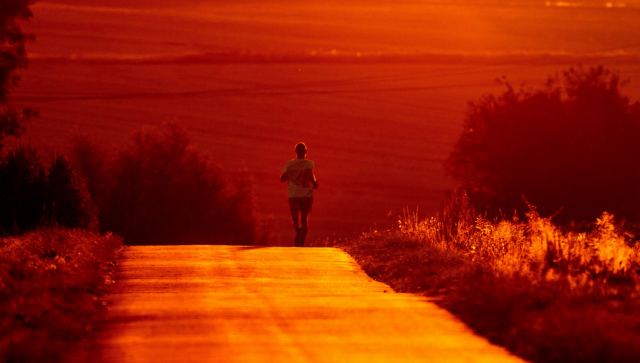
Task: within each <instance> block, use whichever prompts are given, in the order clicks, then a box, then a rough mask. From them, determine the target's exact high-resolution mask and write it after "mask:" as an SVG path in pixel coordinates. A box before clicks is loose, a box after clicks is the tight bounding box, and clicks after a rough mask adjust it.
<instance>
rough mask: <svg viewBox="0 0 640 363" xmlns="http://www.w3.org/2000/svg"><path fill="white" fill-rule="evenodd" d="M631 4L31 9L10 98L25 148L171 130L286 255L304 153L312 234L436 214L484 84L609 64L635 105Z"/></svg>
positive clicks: (202, 4)
mask: <svg viewBox="0 0 640 363" xmlns="http://www.w3.org/2000/svg"><path fill="white" fill-rule="evenodd" d="M638 6H640V3H637V2H632V1H626V2H624V4H623V3H622V2H617V1H612V2H601V1H592V2H544V1H526V2H511V3H507V4H505V3H504V2H499V1H451V2H447V1H423V2H418V1H402V2H389V1H332V2H307V1H293V2H292V1H251V0H249V1H228V2H227V1H196V0H192V1H164V0H163V1H137V2H135V5H131V4H129V2H128V1H124V0H122V1H115V0H114V1H106V0H105V1H99V0H90V1H41V2H38V3H37V4H36V5H35V6H34V7H33V10H34V12H35V17H34V19H33V20H32V21H31V22H30V23H29V24H28V25H27V27H28V30H29V31H31V32H34V33H35V34H37V41H36V42H34V43H32V44H30V45H29V54H30V66H29V68H28V69H27V70H26V71H24V72H23V73H22V74H23V81H22V83H21V86H20V87H19V88H18V89H17V91H16V92H15V93H14V98H13V100H14V102H15V103H18V104H20V105H28V106H31V107H34V108H36V109H38V110H39V111H40V113H41V117H40V119H38V120H36V121H34V122H33V123H31V124H30V125H29V128H28V133H27V134H26V135H25V136H24V137H23V141H29V142H31V143H33V144H34V145H37V146H53V147H54V148H57V149H65V148H66V147H67V146H68V145H69V143H70V141H71V139H72V137H73V136H74V135H78V134H79V135H88V136H89V137H91V138H94V139H95V140H96V141H98V142H100V143H103V144H105V145H107V146H109V147H117V146H118V145H119V144H123V143H126V142H127V141H128V140H129V135H130V134H131V133H132V132H133V131H135V130H137V129H139V128H141V127H144V126H152V125H160V124H163V123H168V122H169V123H176V124H179V125H181V126H183V127H184V128H185V129H186V130H187V132H188V133H189V134H190V136H191V137H192V138H193V139H194V141H195V142H196V144H197V145H198V146H200V147H202V148H204V149H206V150H207V151H208V152H209V153H210V154H211V156H212V158H213V159H214V160H215V161H216V162H217V163H218V164H219V165H220V166H221V167H222V168H223V169H224V170H225V171H226V172H228V173H231V174H238V173H248V174H249V175H251V176H252V177H253V178H254V180H255V189H256V197H257V204H258V208H259V210H260V212H261V213H262V214H263V215H265V216H271V217H272V218H274V222H273V223H274V224H275V230H276V236H278V235H279V236H280V237H279V238H280V240H281V241H282V243H288V240H289V234H290V227H289V221H288V214H287V213H288V211H287V204H286V199H285V198H286V194H285V193H286V192H285V188H284V187H283V186H282V185H280V184H279V183H278V176H279V173H280V171H281V168H282V165H283V164H284V162H285V161H286V160H287V159H288V158H291V157H293V152H292V148H293V145H294V143H295V142H296V141H299V140H304V141H305V142H307V144H308V145H309V147H310V151H309V158H311V159H313V160H315V162H316V166H317V171H316V173H317V175H318V178H319V179H320V183H321V187H320V190H318V192H317V197H316V204H315V206H314V212H313V215H312V231H311V234H310V238H312V239H317V238H319V237H322V236H330V235H343V234H345V233H349V232H352V233H353V232H358V231H361V230H363V229H368V228H370V227H371V226H373V225H374V224H378V225H380V224H388V223H390V222H393V219H391V218H390V217H389V216H390V215H394V214H395V213H399V212H401V210H402V209H403V208H404V207H406V206H408V207H410V208H415V207H416V206H418V207H419V208H420V210H422V211H425V212H428V211H434V210H435V209H436V208H437V207H438V205H439V204H440V203H441V201H442V199H443V195H444V192H445V190H447V189H449V188H451V187H452V186H453V183H452V181H451V180H450V179H449V178H448V177H446V175H445V172H444V168H443V166H442V162H443V160H444V159H445V158H446V157H447V155H448V154H449V153H450V151H451V149H452V146H453V143H454V142H455V140H456V139H457V137H458V135H459V132H460V130H461V123H462V120H463V117H464V113H465V107H466V104H467V102H468V101H471V100H474V99H477V98H478V97H479V96H481V95H482V94H485V93H487V92H493V91H496V90H497V89H499V87H500V86H499V85H498V84H497V83H496V82H495V79H496V78H498V77H500V76H503V75H505V76H507V77H508V78H509V79H510V80H512V81H514V83H516V84H518V83H519V82H521V81H526V82H530V83H531V84H534V85H539V84H541V83H542V82H543V81H544V79H545V77H546V76H547V75H548V74H553V73H555V72H557V71H559V70H561V69H564V68H566V67H568V66H572V65H576V64H605V65H608V66H610V67H612V68H613V69H616V70H619V71H620V72H621V74H622V75H623V76H624V77H628V78H631V80H632V82H631V83H630V84H629V85H628V86H627V88H626V93H627V94H628V95H630V96H632V97H634V98H637V97H638V96H640V62H638V61H639V60H640V41H638V39H640V38H639V37H638V35H639V32H640V28H639V27H638V26H637V24H638V23H639V22H640V8H639V7H638Z"/></svg>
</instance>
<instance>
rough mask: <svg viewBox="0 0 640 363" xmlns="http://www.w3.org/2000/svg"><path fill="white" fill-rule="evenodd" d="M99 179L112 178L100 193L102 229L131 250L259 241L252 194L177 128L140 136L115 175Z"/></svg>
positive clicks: (114, 167) (112, 168)
mask: <svg viewBox="0 0 640 363" xmlns="http://www.w3.org/2000/svg"><path fill="white" fill-rule="evenodd" d="M85 169H88V170H93V168H92V167H88V168H85ZM93 174H94V175H106V176H109V178H110V180H108V181H107V183H106V187H100V188H97V189H96V190H98V191H100V190H102V191H103V192H104V193H105V195H102V196H101V195H100V192H99V193H98V196H97V197H96V200H97V201H98V202H99V203H100V204H99V209H100V219H101V226H102V228H103V229H105V230H111V231H114V232H116V233H118V234H120V235H122V236H123V237H124V238H125V239H126V241H127V242H128V243H131V244H145V243H152V244H172V243H173V244H175V243H195V244H197V243H244V244H249V243H254V242H255V241H256V238H257V221H256V220H255V213H254V209H255V207H254V205H253V198H252V197H253V196H252V194H251V192H250V188H248V186H247V185H246V184H244V185H243V184H239V186H238V187H235V186H234V185H233V184H232V183H230V182H229V181H228V179H227V178H226V177H225V175H224V174H223V173H222V171H221V169H220V168H218V167H217V166H216V165H215V164H213V163H212V162H211V161H210V159H209V158H208V157H207V156H206V155H205V154H203V153H202V152H200V151H198V150H197V149H195V148H194V147H193V146H192V145H191V144H190V141H189V139H188V137H187V135H186V134H185V133H184V131H182V130H181V129H179V128H178V127H177V126H173V125H169V126H167V127H164V128H161V129H153V130H144V131H141V132H138V133H136V134H135V135H134V138H133V142H132V143H131V144H130V145H128V146H127V147H126V148H125V149H124V150H122V151H121V152H120V153H119V154H118V155H117V157H116V158H115V160H114V162H113V163H112V165H109V166H108V172H94V173H93ZM87 177H89V176H87ZM94 184H95V183H93V182H89V185H94Z"/></svg>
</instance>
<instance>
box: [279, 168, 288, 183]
mask: <svg viewBox="0 0 640 363" xmlns="http://www.w3.org/2000/svg"><path fill="white" fill-rule="evenodd" d="M287 180H289V177H288V176H287V172H286V171H285V172H283V173H282V175H280V183H284V182H286V181H287Z"/></svg>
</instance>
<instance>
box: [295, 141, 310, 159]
mask: <svg viewBox="0 0 640 363" xmlns="http://www.w3.org/2000/svg"><path fill="white" fill-rule="evenodd" d="M295 151H296V155H297V156H298V158H300V159H304V157H305V156H306V155H307V145H306V144H305V143H304V142H302V141H301V142H299V143H297V144H296V147H295Z"/></svg>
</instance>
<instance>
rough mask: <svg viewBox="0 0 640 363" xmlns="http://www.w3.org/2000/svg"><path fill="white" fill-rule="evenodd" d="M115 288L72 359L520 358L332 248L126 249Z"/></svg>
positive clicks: (290, 362)
mask: <svg viewBox="0 0 640 363" xmlns="http://www.w3.org/2000/svg"><path fill="white" fill-rule="evenodd" d="M116 286H117V287H116V288H115V291H114V293H113V294H112V295H111V302H110V305H109V306H110V310H109V313H108V319H107V321H106V323H105V324H104V325H103V327H102V328H101V331H100V333H98V334H96V337H95V339H94V340H93V341H92V342H90V343H88V344H87V345H86V346H85V348H84V349H81V350H78V351H77V352H75V354H74V355H73V356H72V357H69V360H70V361H92V362H287V363H294V362H366V363H373V362H391V361H393V362H492V363H499V362H518V361H520V360H518V359H517V358H515V357H513V356H512V355H510V354H508V353H507V352H506V351H505V350H504V349H502V348H499V347H496V346H493V345H491V344H490V343H488V342H487V341H486V340H485V339H483V338H480V337H477V336H475V335H474V334H473V333H472V332H471V331H470V330H469V329H468V328H467V327H465V326H464V325H463V324H462V323H460V322H459V321H457V320H456V319H455V318H454V317H453V316H452V315H451V314H449V313H448V312H446V311H445V310H443V309H441V308H438V307H437V306H436V305H434V304H433V303H430V302H428V301H427V299H425V298H422V297H418V296H415V295H411V294H399V293H395V292H393V291H392V290H391V289H390V288H389V287H388V286H387V285H384V284H382V283H379V282H376V281H373V280H371V279H370V278H368V277H367V276H366V275H365V273H364V272H362V270H361V269H360V268H359V267H358V265H357V264H356V262H355V261H354V260H353V259H352V258H351V257H350V256H349V255H348V254H346V253H345V252H343V251H341V250H339V249H336V248H287V247H269V248H260V247H237V246H157V247H156V246H144V247H129V248H127V250H126V252H125V254H124V258H123V260H122V262H121V273H120V277H119V281H118V282H117V283H116Z"/></svg>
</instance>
